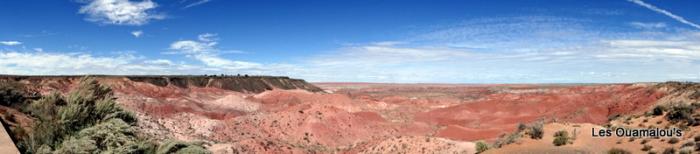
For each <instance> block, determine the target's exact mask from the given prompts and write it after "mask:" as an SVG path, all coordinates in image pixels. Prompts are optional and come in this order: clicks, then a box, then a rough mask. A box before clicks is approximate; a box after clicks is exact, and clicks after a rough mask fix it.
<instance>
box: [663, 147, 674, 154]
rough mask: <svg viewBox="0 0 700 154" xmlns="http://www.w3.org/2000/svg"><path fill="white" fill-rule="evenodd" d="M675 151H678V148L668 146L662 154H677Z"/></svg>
mask: <svg viewBox="0 0 700 154" xmlns="http://www.w3.org/2000/svg"><path fill="white" fill-rule="evenodd" d="M675 153H676V149H674V148H673V147H670V148H666V149H664V152H662V154H675Z"/></svg>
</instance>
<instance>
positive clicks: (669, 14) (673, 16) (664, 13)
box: [629, 0, 700, 29]
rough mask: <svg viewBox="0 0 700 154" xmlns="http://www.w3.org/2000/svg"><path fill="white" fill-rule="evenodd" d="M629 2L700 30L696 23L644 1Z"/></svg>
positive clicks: (631, 0) (634, 0)
mask: <svg viewBox="0 0 700 154" xmlns="http://www.w3.org/2000/svg"><path fill="white" fill-rule="evenodd" d="M629 1H630V2H632V3H635V4H637V5H639V6H642V7H645V8H647V9H649V10H652V11H654V12H657V13H661V14H663V15H666V16H668V17H671V18H673V19H674V20H676V21H678V22H681V23H684V24H686V25H688V26H691V27H695V28H697V29H700V25H698V24H696V23H693V22H690V21H688V20H686V19H685V18H683V17H681V16H678V15H676V14H673V13H671V12H669V11H666V10H664V9H661V8H658V7H656V6H654V5H651V4H649V3H646V2H644V1H642V0H629Z"/></svg>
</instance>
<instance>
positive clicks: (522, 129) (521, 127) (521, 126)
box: [518, 123, 527, 132]
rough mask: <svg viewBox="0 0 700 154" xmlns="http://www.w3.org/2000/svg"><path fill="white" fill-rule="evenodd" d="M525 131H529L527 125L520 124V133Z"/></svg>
mask: <svg viewBox="0 0 700 154" xmlns="http://www.w3.org/2000/svg"><path fill="white" fill-rule="evenodd" d="M525 129H527V125H525V124H523V123H518V132H522V131H525Z"/></svg>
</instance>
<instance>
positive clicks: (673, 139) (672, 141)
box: [668, 137, 680, 144]
mask: <svg viewBox="0 0 700 154" xmlns="http://www.w3.org/2000/svg"><path fill="white" fill-rule="evenodd" d="M678 141H680V139H678V138H675V137H674V138H671V139H668V143H669V144H676V143H678Z"/></svg>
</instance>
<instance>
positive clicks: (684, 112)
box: [666, 103, 695, 124]
mask: <svg viewBox="0 0 700 154" xmlns="http://www.w3.org/2000/svg"><path fill="white" fill-rule="evenodd" d="M694 112H695V108H693V107H692V106H690V105H687V104H682V103H676V104H673V105H671V107H670V108H669V109H668V114H666V119H667V120H668V121H671V122H673V123H677V122H683V121H684V122H689V124H693V123H694V122H695V119H693V117H692V115H693V113H694Z"/></svg>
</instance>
